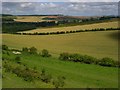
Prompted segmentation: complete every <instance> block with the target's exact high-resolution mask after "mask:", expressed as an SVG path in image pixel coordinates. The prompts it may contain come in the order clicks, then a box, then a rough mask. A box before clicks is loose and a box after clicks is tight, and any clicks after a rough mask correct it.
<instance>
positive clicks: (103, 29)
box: [12, 28, 120, 35]
mask: <svg viewBox="0 0 120 90" xmlns="http://www.w3.org/2000/svg"><path fill="white" fill-rule="evenodd" d="M111 30H120V28H96V29H86V30H72V31H56V32H43V33H41V32H34V33H18V32H17V33H12V34H18V35H57V34H68V33H79V32H95V31H111Z"/></svg>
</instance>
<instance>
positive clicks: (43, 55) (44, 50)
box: [42, 49, 51, 57]
mask: <svg viewBox="0 0 120 90" xmlns="http://www.w3.org/2000/svg"><path fill="white" fill-rule="evenodd" d="M50 56H51V55H50V54H49V52H48V50H46V49H43V50H42V57H50Z"/></svg>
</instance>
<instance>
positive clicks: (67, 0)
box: [2, 0, 119, 2]
mask: <svg viewBox="0 0 120 90" xmlns="http://www.w3.org/2000/svg"><path fill="white" fill-rule="evenodd" d="M2 2H119V0H4V1H2Z"/></svg>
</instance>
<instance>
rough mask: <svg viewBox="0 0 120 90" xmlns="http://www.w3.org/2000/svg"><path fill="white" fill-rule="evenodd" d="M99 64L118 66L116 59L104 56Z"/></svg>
mask: <svg viewBox="0 0 120 90" xmlns="http://www.w3.org/2000/svg"><path fill="white" fill-rule="evenodd" d="M98 64H99V65H101V66H108V67H112V66H113V67H114V66H116V65H115V61H114V60H113V59H112V58H109V57H105V58H102V59H101V60H99V61H98Z"/></svg>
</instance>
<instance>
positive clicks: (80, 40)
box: [2, 30, 118, 60]
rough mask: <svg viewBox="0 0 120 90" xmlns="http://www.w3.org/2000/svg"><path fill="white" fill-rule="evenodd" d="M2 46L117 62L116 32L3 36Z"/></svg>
mask: <svg viewBox="0 0 120 90" xmlns="http://www.w3.org/2000/svg"><path fill="white" fill-rule="evenodd" d="M2 36H3V44H6V45H8V46H9V47H11V48H18V49H21V48H22V47H32V46H34V47H36V48H37V49H38V51H41V50H42V49H47V50H49V51H50V53H52V55H54V56H58V55H59V54H60V53H62V52H69V53H80V54H87V55H91V56H94V57H97V58H103V57H111V58H113V59H114V60H118V31H117V30H116V31H97V32H81V33H74V34H64V35H48V36H44V35H43V36H41V35H40V36H38V35H12V34H3V35H2Z"/></svg>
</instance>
